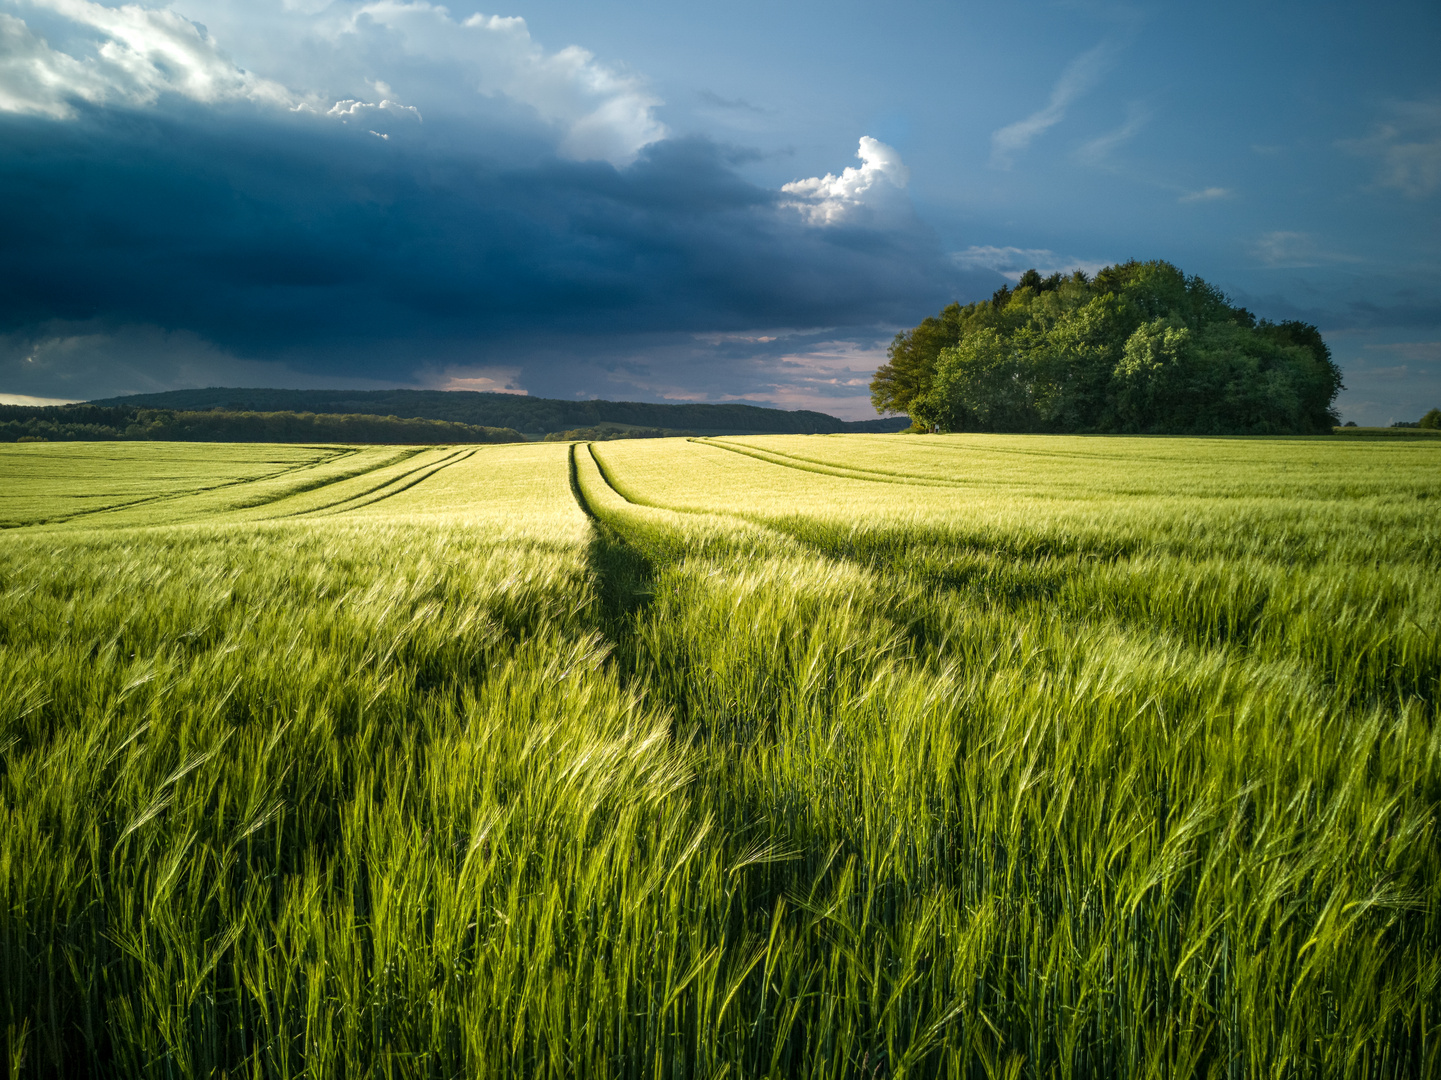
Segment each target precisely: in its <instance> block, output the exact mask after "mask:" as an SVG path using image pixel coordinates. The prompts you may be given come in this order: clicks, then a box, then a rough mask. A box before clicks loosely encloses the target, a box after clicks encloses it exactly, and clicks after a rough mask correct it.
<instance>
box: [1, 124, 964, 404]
mask: <svg viewBox="0 0 1441 1080" xmlns="http://www.w3.org/2000/svg"><path fill="white" fill-rule="evenodd" d="M387 134H389V135H390V138H389V139H382V138H381V137H379V135H377V134H374V133H372V132H370V131H368V130H365V129H364V125H363V124H362V125H360V126H356V125H350V126H343V127H342V126H340V125H338V124H335V123H329V122H326V121H324V120H322V119H321V118H318V117H315V116H313V115H307V114H303V113H301V114H285V113H277V112H274V111H267V112H261V111H257V110H254V109H253V108H252V107H250V106H237V107H230V108H211V107H205V108H202V107H199V106H193V107H172V108H169V109H166V110H158V109H150V110H144V111H140V110H121V109H107V110H103V111H102V110H93V111H89V112H82V114H81V116H80V117H79V118H78V119H76V120H72V121H68V122H60V123H57V122H54V121H51V120H48V119H33V118H24V117H15V116H5V117H3V118H0V139H3V140H4V144H5V146H6V147H7V150H6V153H5V155H4V157H3V159H0V230H3V234H4V235H5V237H6V242H5V244H4V246H3V249H0V288H3V290H4V294H5V296H6V302H5V305H4V308H3V312H0V321H3V324H0V332H3V333H9V334H11V335H12V336H13V335H14V334H16V333H24V332H27V331H30V330H33V329H34V328H38V327H44V326H47V325H55V324H56V321H57V320H58V321H62V322H65V323H76V324H82V323H83V324H84V325H85V326H87V327H89V328H91V329H96V328H104V327H106V326H116V327H119V326H126V325H148V326H155V327H161V328H164V329H166V330H170V331H176V330H183V331H187V332H190V333H193V334H195V335H198V336H199V337H200V338H201V339H203V340H205V341H207V342H211V343H214V344H215V345H216V346H218V347H219V348H221V349H223V350H227V351H229V352H231V353H234V354H236V355H244V356H247V357H252V358H268V357H276V358H284V359H285V360H286V362H287V363H289V364H290V365H291V366H292V367H295V368H297V369H298V370H303V371H309V372H311V373H335V374H344V375H346V376H347V377H362V378H381V379H392V380H400V381H406V380H408V379H410V378H411V377H412V376H413V374H414V372H415V371H416V370H417V369H418V368H419V367H421V366H423V365H426V364H431V365H436V364H445V363H453V362H455V361H456V357H457V356H458V355H459V354H464V355H465V357H466V358H468V359H469V360H472V361H475V360H495V359H497V358H503V359H505V360H507V361H508V362H510V363H521V364H522V365H524V364H525V363H526V362H527V357H528V356H530V355H531V354H529V353H527V352H526V350H527V349H528V348H529V346H528V345H527V344H526V343H527V342H536V343H538V342H540V341H542V340H551V341H553V342H555V343H556V344H557V347H559V345H560V344H561V343H565V344H567V345H569V344H572V343H576V342H579V341H581V340H583V339H584V337H585V336H590V337H592V338H593V339H598V338H612V339H614V340H615V341H617V342H619V341H624V340H632V339H635V338H637V337H638V336H646V335H686V334H692V333H700V332H724V331H728V330H741V329H745V328H750V327H757V326H791V327H806V326H862V325H874V324H907V323H911V322H914V321H915V320H916V318H918V317H919V316H920V315H923V314H925V313H927V312H929V311H931V310H934V309H935V308H936V307H938V306H939V305H940V304H941V303H943V302H945V300H947V299H949V298H950V297H951V296H952V295H954V293H955V291H956V288H957V285H956V272H955V271H954V269H953V268H951V267H949V266H948V265H947V263H946V262H945V261H944V260H943V258H942V256H941V253H940V251H939V249H938V246H937V245H936V244H935V242H934V241H933V239H932V238H931V236H930V235H929V233H928V232H927V231H926V230H925V229H923V228H922V227H921V226H919V224H918V223H917V222H916V221H915V220H914V218H913V217H908V218H907V219H906V220H904V221H900V222H899V223H898V222H896V221H894V220H891V221H888V222H887V223H886V227H885V228H877V227H869V226H868V225H867V224H866V222H865V220H864V215H860V216H859V217H858V223H853V224H841V225H834V226H830V227H823V228H822V227H815V226H813V225H808V224H807V223H806V222H805V220H804V219H803V218H802V216H801V215H800V214H798V213H796V212H795V211H794V210H793V209H790V208H788V207H786V206H785V205H784V204H783V201H782V197H781V196H780V195H779V194H778V193H776V192H772V191H768V190H765V189H763V188H760V187H757V186H755V185H753V184H750V183H748V182H746V181H745V180H743V179H742V178H741V177H739V176H738V175H737V174H736V173H735V171H734V169H733V167H732V164H731V161H732V160H733V159H734V155H733V152H732V151H730V150H727V149H725V148H722V147H718V146H716V145H715V144H713V143H710V142H708V141H705V140H700V139H673V140H666V141H661V142H657V143H653V144H651V145H650V146H648V147H647V148H645V150H644V151H643V152H642V153H641V154H640V156H639V158H638V159H637V160H636V161H635V163H634V164H633V165H630V166H629V167H627V168H624V169H617V168H616V167H614V166H612V165H610V164H609V163H606V162H603V161H602V162H576V161H567V160H562V159H561V158H559V157H558V156H555V155H554V154H551V153H549V152H547V151H546V150H545V149H544V148H543V147H542V146H539V145H537V146H533V147H529V148H527V147H524V146H520V147H518V146H517V143H516V141H515V140H514V139H512V138H509V137H508V136H507V137H506V139H504V140H497V139H494V138H490V137H488V133H487V132H486V131H484V130H479V129H476V128H475V127H466V126H463V125H460V124H457V123H453V122H452V123H448V122H447V121H446V120H445V119H443V118H442V119H440V120H438V121H431V120H429V119H428V120H427V122H426V123H425V124H423V125H421V124H419V123H416V124H411V125H395V126H394V128H393V129H392V130H391V131H389V132H387ZM500 141H504V143H505V154H506V158H505V160H503V161H502V160H500V159H499V158H498V156H497V155H496V153H495V152H494V151H493V150H492V149H488V148H493V147H495V146H496V145H497V144H498V143H499V142H500ZM547 351H548V350H546V349H545V348H538V349H536V350H535V351H534V354H533V359H534V360H535V361H543V360H544V358H545V356H546V355H547ZM598 351H600V352H606V351H607V349H606V348H605V347H601V348H600V349H599V350H598ZM622 351H624V350H623V349H622ZM617 362H619V361H617ZM547 381H548V380H547Z"/></svg>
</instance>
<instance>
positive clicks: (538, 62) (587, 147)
mask: <svg viewBox="0 0 1441 1080" xmlns="http://www.w3.org/2000/svg"><path fill="white" fill-rule="evenodd" d="M317 25H319V26H323V27H327V28H328V29H329V31H330V32H331V33H332V34H333V35H335V36H336V37H337V38H338V37H340V36H343V35H347V34H364V33H367V32H369V31H371V30H372V28H380V29H382V30H383V31H385V32H386V34H388V35H389V37H390V39H391V40H390V44H391V45H393V46H394V47H396V48H398V49H399V50H401V51H402V52H404V53H405V54H407V55H409V56H412V57H424V58H425V59H427V60H429V61H431V62H436V63H442V64H446V65H450V66H451V67H453V68H454V69H456V71H457V73H458V74H459V75H460V77H461V79H462V80H463V81H464V83H466V84H467V85H468V86H470V87H471V88H472V89H473V90H474V91H477V92H479V93H481V94H483V95H486V96H492V97H506V98H509V99H511V100H512V101H515V102H518V103H520V104H521V105H526V106H529V107H530V108H531V109H533V110H535V112H536V114H537V115H538V116H539V117H540V118H541V120H543V121H544V122H546V123H547V124H550V125H554V126H555V127H557V128H558V129H559V131H560V149H561V152H562V153H564V154H565V155H567V156H568V157H571V158H574V159H576V160H580V161H598V160H604V161H609V162H611V163H612V164H615V165H625V164H628V163H630V162H631V161H634V160H635V157H636V155H637V154H638V153H639V152H640V151H641V150H642V149H643V148H644V147H646V146H647V145H649V144H650V143H653V142H656V141H658V140H660V139H663V138H664V137H665V136H666V134H667V131H666V127H665V125H664V124H662V123H661V121H660V120H659V119H658V118H657V117H656V115H655V109H656V108H657V107H658V106H659V105H660V104H661V102H660V99H659V98H657V97H655V96H654V95H653V94H651V93H650V92H649V90H647V89H646V86H645V83H644V81H643V80H642V79H640V78H639V77H637V76H633V75H629V74H625V73H622V72H619V71H616V70H615V69H613V68H611V67H608V66H607V65H605V64H602V63H600V62H599V61H598V60H597V59H596V58H595V56H594V55H593V54H592V53H590V52H588V51H587V50H585V49H582V48H580V47H579V46H576V45H571V46H567V47H566V48H563V49H560V50H559V51H557V52H546V51H545V50H544V49H543V48H541V47H540V45H538V44H537V43H536V42H535V40H534V39H532V38H531V36H530V30H529V28H528V27H527V26H526V22H525V20H524V19H522V18H515V17H502V16H499V15H472V16H470V17H469V18H466V19H464V20H459V21H458V20H456V19H454V18H453V17H452V16H451V14H450V11H449V10H448V9H447V8H445V7H442V6H440V5H438V4H430V3H427V2H425V0H414V2H405V0H376V2H373V3H366V4H360V5H356V6H354V7H353V8H351V9H350V10H349V12H348V14H347V16H346V18H345V19H344V20H342V21H340V22H338V23H337V22H335V21H334V20H333V19H330V18H329V17H328V16H327V17H324V18H323V19H322V20H321V21H320V22H319V23H318V24H317Z"/></svg>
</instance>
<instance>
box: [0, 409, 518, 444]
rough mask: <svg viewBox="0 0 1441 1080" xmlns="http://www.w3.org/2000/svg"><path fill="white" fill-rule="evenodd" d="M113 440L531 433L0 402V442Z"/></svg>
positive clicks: (474, 438)
mask: <svg viewBox="0 0 1441 1080" xmlns="http://www.w3.org/2000/svg"><path fill="white" fill-rule="evenodd" d="M110 439H153V440H161V441H178V442H276V443H281V442H285V443H293V442H327V443H396V444H415V443H422V444H424V443H501V442H524V441H525V436H523V435H522V434H521V433H520V432H518V431H515V430H514V429H511V428H495V427H482V426H477V425H474V424H457V423H452V422H449V421H445V420H425V419H419V418H411V419H401V418H399V417H396V416H367V415H357V414H353V413H349V414H345V413H330V414H325V413H321V414H316V413H296V412H235V411H231V410H226V409H209V410H205V411H177V410H174V409H146V408H134V407H128V408H127V407H125V406H104V405H57V406H48V407H40V408H36V407H30V406H22V405H0V442H21V441H25V442H38V441H50V442H60V441H67V442H69V441H95V440H110Z"/></svg>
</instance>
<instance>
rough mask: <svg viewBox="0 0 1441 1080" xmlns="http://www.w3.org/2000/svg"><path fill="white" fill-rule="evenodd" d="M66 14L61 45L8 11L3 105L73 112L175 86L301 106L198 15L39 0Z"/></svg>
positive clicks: (1, 69) (140, 99) (137, 99)
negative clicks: (79, 106)
mask: <svg viewBox="0 0 1441 1080" xmlns="http://www.w3.org/2000/svg"><path fill="white" fill-rule="evenodd" d="M30 6H32V7H34V8H36V9H39V10H40V11H42V12H43V13H45V14H48V15H51V16H58V19H59V26H60V27H61V29H62V30H63V31H64V32H65V34H66V37H67V38H68V39H69V40H67V41H66V43H65V47H63V48H60V49H57V48H54V47H52V45H51V44H50V42H48V41H47V40H45V39H44V38H42V37H40V36H39V35H37V34H36V33H34V31H33V30H31V28H30V27H29V26H28V25H27V24H26V23H25V22H24V21H23V20H22V19H19V18H17V17H15V16H13V15H6V14H0V110H4V111H6V112H15V113H31V114H38V115H41V116H49V117H52V118H54V119H65V118H67V117H70V116H72V115H74V105H75V102H77V101H85V102H89V103H91V104H96V105H100V104H108V103H116V104H122V105H132V106H133V105H149V104H152V103H154V102H155V101H156V100H157V99H158V98H159V97H160V96H161V95H162V94H167V93H172V94H178V95H180V96H181V97H186V98H189V99H190V100H192V101H198V102H204V103H215V102H220V101H229V100H239V99H248V100H251V101H258V102H264V103H268V104H272V105H287V106H292V107H293V106H294V104H295V103H296V100H297V99H296V98H295V96H294V95H293V94H291V93H290V91H288V90H287V89H286V88H285V87H283V86H281V85H280V84H279V83H276V82H272V81H271V80H269V79H264V78H261V77H259V76H257V75H255V74H253V73H252V72H249V71H246V70H244V69H243V68H241V67H239V66H238V65H236V64H235V63H234V62H233V61H232V60H230V59H229V58H228V57H227V56H225V55H224V54H223V53H222V52H221V51H220V50H219V48H217V46H216V44H215V42H214V41H212V40H211V39H210V37H209V35H208V34H207V33H206V32H205V29H204V28H203V27H201V26H200V25H198V24H197V23H194V22H191V21H190V20H189V19H186V18H184V17H183V16H181V15H179V14H177V13H175V12H173V11H170V10H168V9H164V8H146V7H141V6H139V5H138V4H125V5H122V6H120V7H106V6H105V5H103V4H97V3H91V2H90V0H33V3H32V4H31V5H30Z"/></svg>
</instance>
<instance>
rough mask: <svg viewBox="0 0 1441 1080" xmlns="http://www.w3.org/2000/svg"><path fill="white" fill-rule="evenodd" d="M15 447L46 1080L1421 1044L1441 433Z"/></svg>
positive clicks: (1399, 1066)
mask: <svg viewBox="0 0 1441 1080" xmlns="http://www.w3.org/2000/svg"><path fill="white" fill-rule="evenodd" d="M0 468H3V469H4V471H5V475H6V477H7V479H13V481H14V482H13V483H9V484H7V487H6V490H5V492H4V496H3V503H0V510H3V517H4V522H5V523H6V524H9V525H11V526H13V527H11V528H7V529H6V530H5V531H3V532H0V867H3V872H0V1025H3V1027H4V1038H5V1045H4V1050H5V1052H6V1054H7V1055H8V1060H9V1062H10V1064H11V1068H12V1075H20V1076H62V1075H65V1076H69V1075H101V1076H136V1075H166V1076H177V1077H180V1076H184V1077H188V1076H207V1077H209V1076H220V1075H222V1074H224V1075H228V1076H239V1075H250V1076H300V1075H307V1076H335V1077H351V1076H358V1075H395V1076H425V1077H431V1076H434V1077H473V1076H496V1077H500V1076H526V1077H530V1076H557V1077H559V1076H627V1077H629V1076H635V1077H639V1076H642V1075H644V1076H647V1077H655V1076H705V1077H718V1076H737V1077H750V1076H774V1077H799V1076H813V1077H860V1076H865V1077H885V1076H895V1077H899V1076H916V1077H931V1076H943V1077H975V1078H980V1077H994V1076H1002V1075H1005V1076H1016V1077H1021V1076H1026V1077H1030V1076H1034V1077H1051V1076H1057V1077H1117V1076H1142V1075H1151V1076H1177V1077H1180V1076H1193V1075H1194V1076H1211V1075H1214V1076H1226V1077H1233V1076H1298V1077H1300V1076H1317V1077H1322V1076H1325V1077H1330V1076H1357V1077H1362V1076H1364V1077H1393V1076H1426V1075H1433V1074H1435V1073H1436V1071H1437V1070H1438V1069H1441V1049H1438V1047H1441V1020H1438V1015H1437V1013H1438V1011H1437V1008H1436V1005H1437V1002H1438V984H1441V843H1438V837H1437V830H1436V812H1437V805H1438V800H1441V734H1438V732H1441V726H1438V720H1441V706H1438V701H1441V585H1438V582H1441V521H1438V506H1441V481H1438V477H1441V445H1435V446H1433V445H1430V444H1426V443H1420V442H1402V441H1394V442H1385V443H1382V442H1373V443H1368V442H1361V441H1357V442H1354V443H1335V442H1329V441H1326V440H1281V439H1277V440H1259V439H1253V440H1239V439H1163V438H1136V439H1121V438H1106V439H1092V438H1063V437H1006V436H937V437H912V436H812V437H807V436H788V437H751V438H744V439H738V438H737V439H729V438H728V439H701V440H683V439H654V440H645V441H639V440H637V441H619V442H608V443H604V444H586V443H579V444H575V445H574V446H570V445H566V444H559V443H543V444H528V445H504V446H482V447H426V448H399V447H386V448H378V449H356V448H349V447H289V446H216V445H198V444H197V445H191V446H186V445H178V444H124V445H118V446H117V445H96V444H90V445H88V446H87V445H85V444H75V445H62V446H54V445H25V446H19V447H12V448H11V449H10V450H7V451H5V454H4V457H3V459H0Z"/></svg>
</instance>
